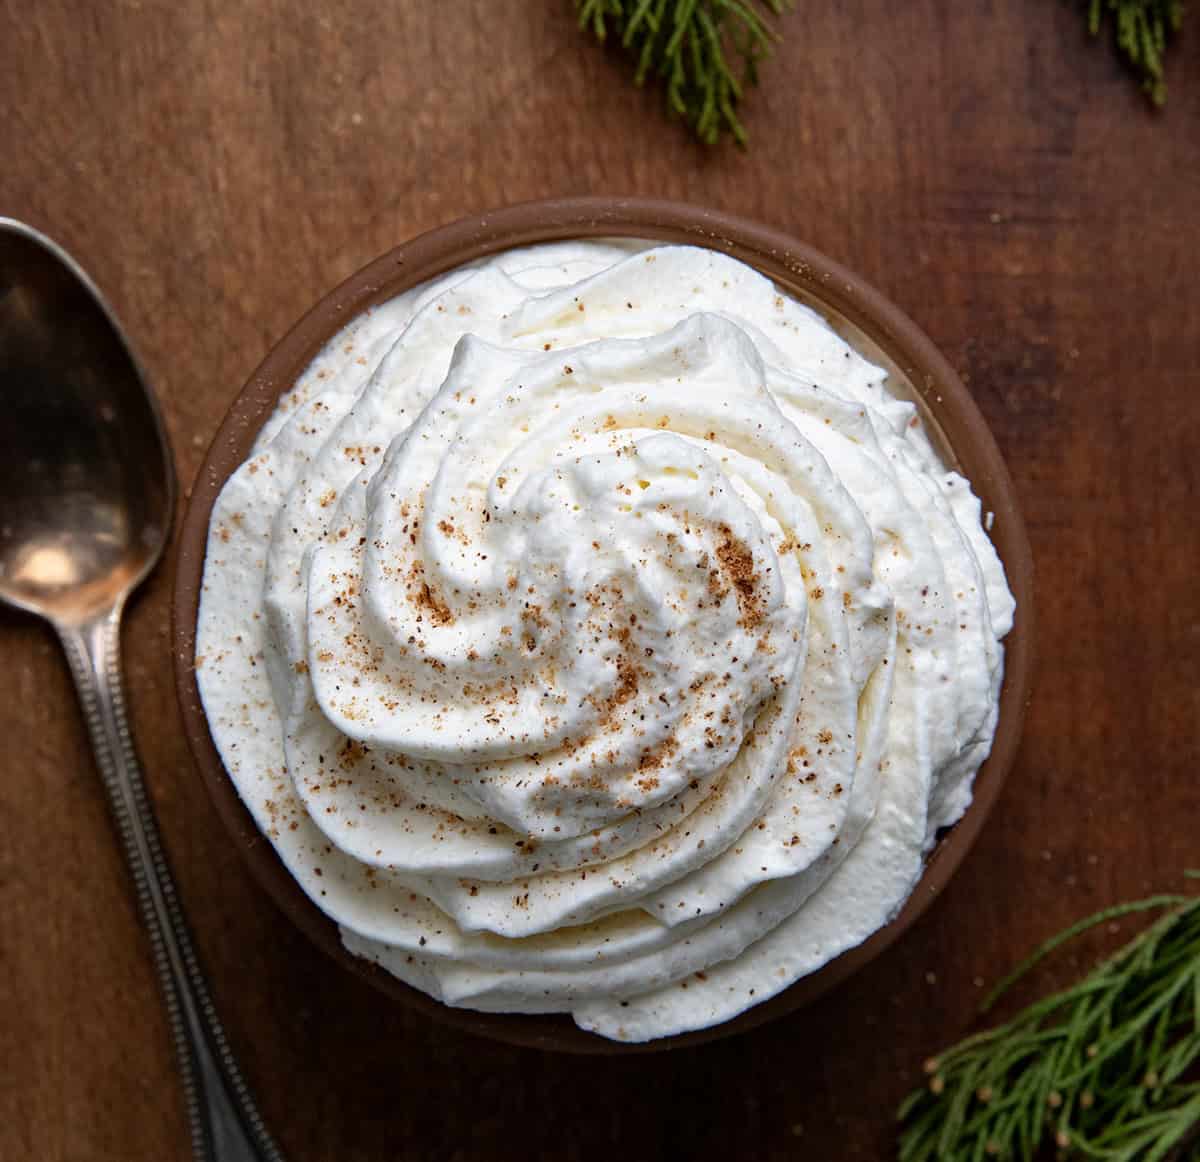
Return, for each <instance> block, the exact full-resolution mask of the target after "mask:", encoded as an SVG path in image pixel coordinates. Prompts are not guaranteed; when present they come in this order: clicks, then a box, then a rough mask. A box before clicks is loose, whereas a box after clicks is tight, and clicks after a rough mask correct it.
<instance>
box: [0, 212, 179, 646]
mask: <svg viewBox="0 0 1200 1162" xmlns="http://www.w3.org/2000/svg"><path fill="white" fill-rule="evenodd" d="M0 351H2V352H3V358H4V375H3V381H2V382H0V390H3V392H4V403H5V411H6V413H7V415H6V422H5V424H4V425H3V426H2V427H0V513H3V519H2V520H0V597H2V598H3V599H4V600H6V601H8V602H10V603H11V604H13V605H17V606H20V607H21V608H23V609H26V610H29V611H30V612H32V613H38V614H41V615H42V616H44V617H48V618H51V619H54V620H60V621H65V622H68V623H70V624H79V623H82V622H85V621H86V620H88V618H90V617H94V616H95V615H96V614H98V613H100V612H102V611H103V610H106V609H108V608H110V607H112V606H113V605H114V604H116V603H118V602H119V601H121V600H122V599H123V598H124V597H125V596H126V595H127V594H128V593H129V592H131V591H132V590H133V589H134V588H135V587H136V586H137V585H138V584H139V583H140V582H141V581H142V580H143V579H144V578H145V576H146V575H147V574H148V573H149V572H150V570H151V569H152V568H153V567H154V565H155V563H156V562H157V561H158V559H159V557H160V556H161V555H162V551H163V548H164V547H165V545H166V543H167V538H168V535H169V533H170V528H171V517H172V513H173V512H174V508H175V473H174V470H173V468H172V464H171V454H170V450H169V446H168V444H167V440H166V436H165V433H164V431H163V425H162V419H161V417H160V415H159V412H158V408H157V406H156V405H155V402H154V399H153V397H152V396H151V395H150V393H149V392H148V391H147V389H146V384H145V380H144V378H143V376H142V373H141V369H140V368H139V366H138V364H137V361H136V360H135V359H134V357H133V355H132V353H131V352H130V350H129V346H128V344H127V343H126V342H125V338H124V336H123V335H122V333H121V329H120V327H119V326H118V325H117V323H116V321H115V320H114V319H113V317H112V315H111V314H110V313H109V311H108V309H107V307H106V306H105V304H104V301H103V299H102V298H101V297H100V293H99V291H97V290H96V288H95V287H94V286H93V285H92V283H91V281H90V280H89V279H88V277H87V275H86V274H84V272H83V271H82V270H81V269H80V268H79V267H78V266H77V265H76V264H75V263H74V262H73V261H72V259H71V258H70V256H69V255H67V254H66V253H65V252H64V251H63V250H61V249H60V248H59V247H58V246H56V245H55V244H54V243H53V242H51V241H50V239H48V238H46V237H45V236H43V235H41V234H39V233H37V232H36V231H35V230H31V229H30V228H29V227H27V226H24V225H22V224H21V223H19V222H13V221H12V220H10V219H7V218H0Z"/></svg>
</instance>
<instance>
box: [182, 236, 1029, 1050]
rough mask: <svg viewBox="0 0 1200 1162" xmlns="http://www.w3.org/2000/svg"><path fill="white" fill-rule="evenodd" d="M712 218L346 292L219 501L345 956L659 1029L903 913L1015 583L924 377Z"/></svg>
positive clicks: (246, 694)
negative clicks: (923, 387) (911, 378)
mask: <svg viewBox="0 0 1200 1162" xmlns="http://www.w3.org/2000/svg"><path fill="white" fill-rule="evenodd" d="M885 379H886V377H885V374H884V372H883V371H882V370H881V369H879V368H878V367H875V366H873V365H872V364H870V363H869V362H867V361H866V360H865V359H864V358H862V357H861V356H860V355H859V354H858V353H857V352H856V351H855V350H854V349H853V348H851V347H850V346H849V345H847V344H846V343H845V342H844V341H843V340H842V339H841V338H839V336H838V335H837V334H836V333H835V332H834V331H833V330H832V329H831V328H830V327H829V326H828V325H827V324H826V323H825V321H824V320H822V319H821V318H820V316H818V315H817V314H815V313H814V312H813V311H811V310H809V309H808V308H806V307H804V306H802V305H801V304H799V303H798V302H796V301H795V300H794V299H792V298H790V297H789V296H788V295H786V294H783V293H781V292H780V291H779V290H778V289H777V288H776V287H775V286H774V285H773V284H772V283H771V282H770V281H769V280H768V279H766V278H764V277H763V276H762V275H760V274H758V273H757V272H755V271H754V270H752V269H751V268H750V267H748V266H745V265H743V264H741V263H739V262H737V261H735V260H734V259H732V258H729V257H726V256H724V255H721V254H718V253H715V252H712V251H708V250H703V249H697V248H693V247H682V246H668V247H657V248H650V247H648V246H647V245H646V244H643V243H635V242H573V243H559V244H553V245H545V246H538V247H533V248H529V249H523V250H514V251H509V252H507V253H503V254H500V255H498V256H495V257H493V258H490V259H487V260H485V261H481V262H478V263H476V264H473V265H470V266H467V267H463V268H461V269H458V270H456V271H453V272H452V273H450V274H448V275H445V276H443V277H441V278H439V279H437V280H435V281H433V282H430V283H427V284H425V285H422V286H420V287H417V288H416V289H414V290H411V291H409V292H407V293H405V294H403V295H401V296H399V297H398V298H395V299H393V300H391V301H390V302H387V303H385V304H384V305H382V306H379V307H375V308H373V309H371V310H369V311H367V312H365V313H364V314H362V315H361V316H359V317H357V318H355V319H353V320H352V321H350V322H349V323H348V325H347V326H346V327H345V329H344V330H343V331H342V332H341V333H340V334H338V335H337V336H336V337H335V338H334V339H333V340H332V341H331V342H330V343H329V344H328V345H327V346H326V347H325V349H324V350H323V351H322V352H321V353H320V355H318V357H317V358H316V359H315V360H314V361H313V363H312V365H311V366H310V367H309V368H308V370H307V371H306V372H305V373H304V374H303V376H302V377H301V378H300V380H299V381H298V382H297V383H296V384H295V385H294V386H293V387H292V388H291V390H289V391H288V392H287V393H286V394H285V395H284V396H283V397H282V399H281V400H280V403H279V405H278V407H277V409H276V411H275V413H274V415H273V416H272V417H271V418H270V420H269V421H268V422H267V424H266V425H265V426H264V428H263V430H262V432H261V434H260V436H259V439H258V442H257V444H256V445H255V447H254V450H253V454H252V455H251V457H250V458H249V459H248V460H247V461H246V462H245V463H244V464H243V465H242V466H241V467H240V468H239V469H238V470H237V471H236V472H235V473H234V474H233V475H232V476H231V477H230V478H229V480H228V482H227V483H226V485H225V488H224V490H223V491H222V493H221V495H220V497H219V499H218V501H217V503H216V506H215V507H214V510H213V515H212V521H211V526H210V533H209V543H208V556H207V560H206V564H205V573H204V585H203V591H202V599H201V608H200V617H199V624H198V627H197V655H196V669H197V677H198V680H199V685H200V691H201V695H202V698H203V701H204V705H205V709H206V712H207V715H208V720H209V724H210V727H211V730H212V735H213V738H214V740H215V742H216V745H217V748H218V750H219V751H220V753H221V756H222V759H223V760H224V763H225V766H226V768H227V770H228V772H229V775H230V777H231V778H232V779H233V781H234V783H235V784H236V786H237V788H238V791H239V792H240V794H241V796H242V798H243V800H244V801H245V803H246V805H247V806H248V808H249V809H250V811H251V812H252V813H253V815H254V817H255V819H256V821H257V822H258V825H259V826H260V827H261V829H262V830H263V832H264V833H265V834H266V835H267V836H268V837H269V839H270V840H271V842H272V843H273V844H274V846H275V848H276V849H277V851H278V853H279V855H280V857H281V858H282V860H283V861H284V863H285V864H286V866H287V867H288V869H289V870H290V872H291V873H292V875H294V876H295V878H296V879H297V881H298V882H299V883H300V885H301V886H302V887H303V888H304V890H305V891H306V892H307V893H308V894H309V896H310V897H311V898H312V899H313V901H314V902H315V903H316V904H317V905H318V906H319V907H320V908H321V909H323V910H324V911H325V912H326V913H327V914H328V915H329V916H330V917H332V918H333V919H334V920H336V921H337V923H338V924H339V925H340V927H341V932H342V936H343V940H344V943H345V945H346V947H347V948H348V949H350V951H351V952H353V953H355V954H357V955H359V956H363V957H366V958H369V959H370V960H373V961H375V962H377V963H378V964H380V965H382V966H383V967H384V968H386V969H387V970H389V971H390V972H392V973H394V974H395V975H396V976H398V977H399V978H401V979H402V980H404V981H406V982H408V983H409V984H411V985H413V986H415V987H417V988H419V989H421V990H423V991H424V992H426V993H429V994H431V995H433V996H434V997H437V998H439V999H440V1000H442V1001H444V1002H445V1003H447V1004H449V1005H456V1006H463V1007H466V1008H471V1009H477V1010H490V1011H504V1012H525V1013H534V1012H539V1013H540V1012H568V1013H570V1014H572V1015H573V1017H574V1019H575V1021H576V1022H577V1023H578V1024H579V1025H580V1026H582V1027H583V1028H585V1029H588V1030H592V1031H594V1032H596V1033H598V1034H600V1035H602V1036H605V1037H609V1038H614V1039H619V1040H627V1041H645V1040H650V1039H653V1038H658V1037H664V1036H668V1035H671V1034H675V1033H681V1032H685V1031H688V1030H694V1029H699V1028H703V1027H706V1026H710V1025H713V1024H716V1023H718V1022H721V1021H724V1020H727V1019H729V1018H730V1017H732V1016H734V1015H736V1014H737V1013H740V1012H742V1011H743V1010H745V1009H746V1008H748V1007H750V1006H752V1005H755V1004H758V1003H760V1002H761V1001H763V1000H766V999H767V998H768V997H770V996H772V995H774V994H776V993H778V992H779V991H781V990H782V989H784V988H786V987H787V986H788V985H790V984H791V983H792V982H794V981H795V980H797V979H798V978H800V977H802V976H804V975H806V974H808V973H811V972H813V971H814V970H816V969H818V968H820V967H821V966H822V965H823V964H825V963H827V962H828V961H830V960H831V959H833V958H834V957H836V956H838V955H839V954H840V953H842V952H843V951H845V950H846V949H848V948H851V947H853V946H854V945H856V944H859V943H860V942H861V941H863V940H864V939H866V938H867V937H868V936H869V935H871V933H872V932H874V931H876V930H877V929H878V928H880V927H882V926H883V925H884V924H886V923H887V922H888V920H889V919H890V918H891V917H892V916H893V915H894V914H895V913H896V912H897V910H898V909H899V907H900V905H901V904H902V903H903V901H904V900H905V899H906V897H907V896H908V894H909V893H910V892H911V890H912V889H913V887H914V885H915V884H916V882H917V880H918V878H919V876H920V873H921V865H922V857H923V855H924V853H925V852H926V851H927V850H928V849H929V847H930V846H931V845H932V842H933V840H934V837H935V836H936V834H937V832H938V830H939V829H940V828H942V827H945V826H947V825H949V824H952V823H953V822H954V821H955V820H956V819H957V818H958V817H959V816H960V815H961V814H962V812H963V811H964V809H965V808H966V806H967V804H968V803H969V801H970V797H971V784H972V780H973V778H974V775H975V773H976V772H977V770H978V769H979V767H980V765H981V763H982V762H983V760H984V759H985V758H986V757H987V754H988V751H989V748H990V746H991V741H992V736H993V732H994V729H995V725H996V717H997V706H998V699H999V689H1000V683H1001V677H1002V670H1003V652H1002V646H1001V645H1000V640H1001V639H1002V638H1003V637H1004V635H1005V634H1006V633H1007V632H1008V630H1009V628H1010V626H1011V624H1012V616H1013V599H1012V596H1011V594H1010V592H1009V590H1008V586H1007V584H1006V582H1005V578H1004V573H1003V570H1002V568H1001V565H1000V562H999V560H998V558H997V556H996V553H995V551H994V549H993V547H992V544H991V542H990V541H989V539H988V537H987V535H986V533H985V532H984V529H983V527H982V525H981V520H980V505H979V501H978V499H977V498H976V497H975V496H974V495H973V493H972V491H971V488H970V485H969V484H968V482H967V481H966V480H964V479H963V477H962V476H960V475H959V474H957V473H956V472H954V471H952V470H950V469H949V468H947V467H946V466H945V465H944V464H943V463H942V462H941V460H940V459H939V457H938V455H937V454H936V452H935V451H934V449H933V447H932V445H931V443H930V441H929V440H928V438H927V437H926V434H925V432H924V430H923V427H922V424H921V420H920V417H919V415H918V414H917V411H916V409H915V408H914V406H913V404H912V403H910V402H908V401H906V400H903V399H898V398H894V397H893V396H892V395H891V394H890V393H889V391H888V389H887V385H886V382H885Z"/></svg>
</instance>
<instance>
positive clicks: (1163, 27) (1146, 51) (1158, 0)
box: [1082, 0, 1183, 105]
mask: <svg viewBox="0 0 1200 1162" xmlns="http://www.w3.org/2000/svg"><path fill="white" fill-rule="evenodd" d="M1082 3H1083V6H1084V7H1085V8H1086V9H1087V21H1088V31H1089V32H1090V33H1091V34H1092V35H1093V36H1099V35H1100V27H1101V24H1102V23H1103V21H1104V17H1105V15H1106V14H1107V13H1112V14H1113V15H1114V17H1115V25H1116V27H1115V32H1114V35H1115V37H1116V43H1117V51H1118V52H1119V53H1120V54H1121V55H1122V56H1123V57H1124V58H1125V60H1126V62H1127V63H1128V65H1129V67H1130V68H1131V69H1133V71H1134V73H1135V74H1136V75H1137V77H1138V79H1139V80H1140V81H1141V83H1142V88H1143V90H1145V92H1146V95H1147V96H1148V97H1149V98H1150V100H1151V101H1153V102H1154V103H1155V104H1156V105H1161V104H1163V102H1164V101H1165V100H1166V99H1167V83H1166V80H1165V79H1164V76H1163V57H1164V55H1165V54H1166V51H1167V43H1168V42H1169V41H1170V39H1171V37H1172V36H1174V35H1175V33H1177V32H1178V31H1179V29H1180V27H1181V25H1182V24H1183V0H1082Z"/></svg>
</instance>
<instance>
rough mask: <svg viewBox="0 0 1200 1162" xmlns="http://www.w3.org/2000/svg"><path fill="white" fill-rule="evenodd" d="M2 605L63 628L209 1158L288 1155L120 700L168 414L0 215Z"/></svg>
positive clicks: (80, 286) (54, 272) (112, 325)
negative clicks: (196, 947) (242, 1053)
mask: <svg viewBox="0 0 1200 1162" xmlns="http://www.w3.org/2000/svg"><path fill="white" fill-rule="evenodd" d="M0 400H2V403H0V407H2V409H3V410H2V415H3V419H2V420H0V600H3V601H5V602H7V603H8V604H10V605H15V606H17V607H18V608H20V609H24V610H28V611H29V612H30V613H35V614H38V615H39V616H40V617H44V618H45V619H46V620H47V621H49V622H50V624H51V625H53V626H54V628H55V630H56V631H57V632H58V636H59V638H60V640H61V641H62V644H63V648H64V649H65V650H66V653H67V658H68V660H69V661H70V663H71V674H72V676H73V677H74V679H75V687H76V689H77V691H78V692H79V700H80V702H81V703H82V704H83V711H84V715H85V717H86V718H87V725H88V732H89V733H90V735H91V739H92V746H93V748H94V749H95V753H96V762H97V765H98V766H99V768H100V773H101V775H102V776H103V778H104V787H105V790H106V791H107V792H108V799H109V804H110V806H111V808H112V813H113V817H114V819H115V820H116V824H117V830H118V831H119V833H120V837H121V844H122V846H123V847H124V849H125V856H126V858H127V859H128V861H129V867H130V870H131V871H132V872H133V878H134V884H135V886H136V889H137V897H138V906H139V909H140V911H141V914H142V920H143V921H144V922H145V924H146V927H147V928H148V929H149V930H150V942H151V946H152V948H153V951H154V963H155V967H156V968H157V970H158V976H159V982H160V984H161V985H162V990H163V994H164V996H165V999H166V1002H167V1013H168V1017H169V1020H170V1025H171V1033H172V1036H173V1039H174V1042H175V1050H176V1053H177V1055H178V1059H179V1066H180V1069H181V1071H182V1073H183V1084H184V1092H185V1096H186V1103H187V1110H188V1120H189V1123H190V1127H191V1134H192V1149H193V1151H194V1153H195V1156H196V1158H197V1159H199V1160H201V1162H282V1156H281V1155H280V1153H279V1151H278V1149H277V1148H276V1147H275V1145H274V1143H273V1142H272V1141H271V1138H270V1136H269V1135H268V1133H267V1131H266V1128H265V1127H264V1126H263V1123H262V1119H261V1117H260V1116H259V1114H258V1111H257V1110H256V1109H255V1106H254V1102H253V1101H252V1099H251V1097H250V1094H249V1092H248V1090H247V1088H246V1083H245V1082H244V1081H243V1080H242V1077H241V1074H240V1072H239V1071H238V1067H237V1063H236V1062H235V1061H234V1059H233V1055H232V1053H231V1052H230V1050H229V1045H228V1042H227V1041H226V1039H225V1034H224V1032H223V1031H222V1029H221V1023H220V1021H219V1020H218V1019H217V1014H216V1011H215V1010H214V1009H213V1005H212V1001H211V1000H210V999H209V995H208V988H207V986H206V985H205V983H204V978H203V976H202V974H201V972H200V968H199V965H198V963H197V960H196V954H195V952H194V951H193V949H192V941H191V937H190V936H189V935H188V930H187V925H186V923H185V922H184V918H183V912H182V910H181V908H180V905H179V900H178V897H177V896H176V894H175V887H174V884H173V882H172V880H171V874H170V871H169V869H168V867H167V863H166V859H165V858H164V856H163V851H162V844H161V843H160V841H159V837H158V826H157V824H156V823H155V820H154V814H153V812H152V810H151V807H150V800H149V797H148V796H147V794H146V788H145V785H144V784H143V782H142V774H141V771H140V770H139V769H138V763H137V757H136V755H135V754H134V750H133V742H132V740H131V738H130V736H129V724H128V721H127V719H126V716H125V702H124V697H123V695H122V693H121V664H120V633H121V610H122V608H123V607H124V605H125V599H126V598H127V597H128V596H129V594H130V593H131V592H133V590H134V589H135V588H136V587H137V586H138V585H139V584H140V583H141V582H142V581H143V580H144V579H145V577H146V575H147V574H148V573H149V572H150V570H151V569H152V568H153V567H154V566H155V564H156V563H157V561H158V559H159V557H161V556H162V551H163V548H164V546H165V545H166V543H167V539H168V534H169V532H170V528H171V518H172V514H173V512H174V508H175V472H174V468H173V466H172V463H171V453H170V448H169V446H168V444H167V439H166V435H165V433H164V431H163V425H162V420H161V418H160V417H159V414H158V408H157V406H156V405H155V402H154V399H153V397H152V396H151V394H150V391H149V389H148V387H147V386H146V383H145V380H144V379H143V377H142V373H141V370H140V368H139V367H138V364H137V362H136V360H135V359H134V358H133V356H132V355H131V354H130V351H129V347H128V345H127V344H126V342H125V339H124V336H123V335H122V333H121V329H120V327H119V326H118V325H117V322H116V320H115V319H114V318H113V316H112V313H111V312H110V311H109V310H108V308H107V306H106V305H105V303H104V300H103V299H102V298H101V296H100V292H99V291H98V290H97V289H96V288H95V286H94V285H93V284H92V282H91V280H90V279H88V277H87V275H86V274H84V272H83V271H82V270H81V269H80V268H79V267H78V266H77V265H76V264H75V263H74V262H73V261H72V260H71V258H70V257H69V256H68V255H67V254H66V253H65V252H64V251H63V250H62V249H60V248H59V247H58V246H56V245H55V244H54V243H53V242H51V241H50V239H48V238H46V237H45V236H44V235H42V234H39V233H38V232H37V231H36V230H31V229H30V228H29V227H28V226H24V225H22V224H21V223H20V222H14V221H12V220H11V219H9V218H0Z"/></svg>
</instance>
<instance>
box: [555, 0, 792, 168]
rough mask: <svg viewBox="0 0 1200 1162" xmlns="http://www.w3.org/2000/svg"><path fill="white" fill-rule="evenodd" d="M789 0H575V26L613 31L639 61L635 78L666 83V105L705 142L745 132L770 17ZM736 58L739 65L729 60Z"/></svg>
mask: <svg viewBox="0 0 1200 1162" xmlns="http://www.w3.org/2000/svg"><path fill="white" fill-rule="evenodd" d="M791 3H792V0H575V7H576V9H577V10H578V13H579V26H580V28H583V29H585V30H586V29H590V30H591V31H592V32H594V33H595V35H596V36H597V37H599V38H600V40H606V39H607V38H608V35H609V26H610V23H611V26H612V31H613V32H614V33H615V35H616V36H617V37H618V38H619V39H620V42H621V44H622V45H623V46H624V48H625V49H626V51H627V52H629V53H630V54H631V55H632V56H633V57H634V59H635V60H636V68H635V73H634V80H635V82H636V83H637V84H639V85H642V84H644V83H645V82H646V79H647V78H648V77H650V76H658V77H661V78H662V79H663V80H664V82H665V85H666V98H667V107H668V109H669V110H670V111H671V112H672V113H673V114H675V115H676V116H679V117H682V118H683V120H684V121H685V122H686V123H687V125H688V127H689V128H690V129H691V130H692V132H693V133H695V135H696V136H697V137H698V138H699V139H700V140H701V141H703V142H704V143H705V144H706V145H716V144H717V142H719V141H720V140H721V138H722V137H723V136H725V135H726V134H729V135H730V136H732V137H733V139H734V140H735V141H736V142H737V143H738V144H739V145H743V146H744V145H745V144H746V142H747V140H748V137H747V134H746V130H745V127H744V126H743V125H742V122H741V120H740V118H739V117H738V114H737V107H738V104H739V102H740V101H741V99H742V97H743V95H744V94H745V91H746V88H747V87H748V86H751V85H755V84H757V83H758V64H759V62H760V61H761V60H762V59H763V58H764V57H765V56H767V55H768V54H769V53H770V51H771V47H772V45H773V44H774V42H775V41H776V40H777V39H778V34H777V33H776V32H775V30H774V28H773V27H772V25H771V24H770V23H768V20H769V17H770V16H778V15H780V14H781V13H782V12H783V10H784V9H785V8H786V7H789V6H790V4H791ZM731 58H739V59H740V66H735V64H733V63H731Z"/></svg>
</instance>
